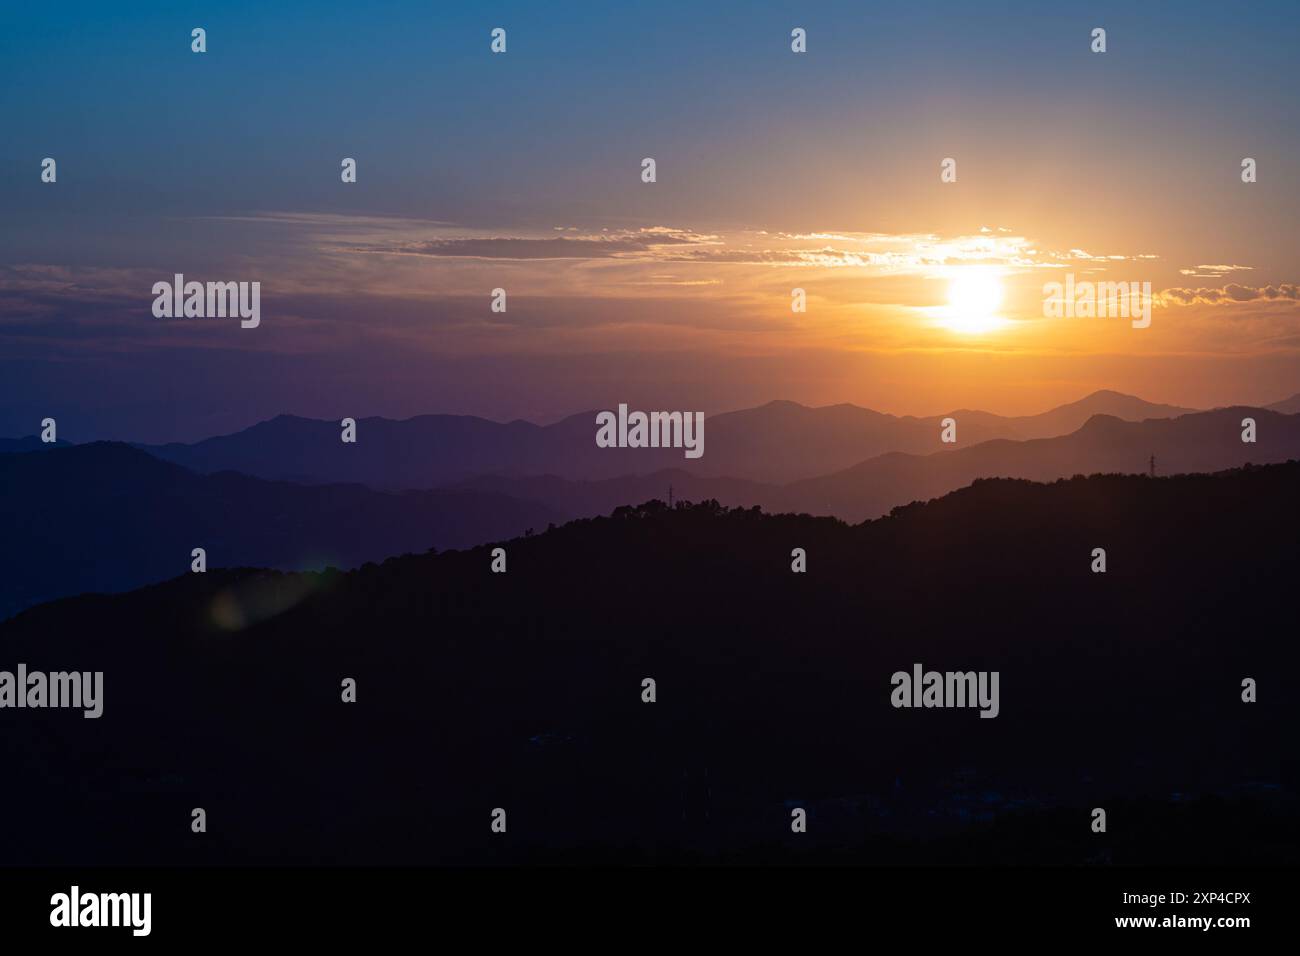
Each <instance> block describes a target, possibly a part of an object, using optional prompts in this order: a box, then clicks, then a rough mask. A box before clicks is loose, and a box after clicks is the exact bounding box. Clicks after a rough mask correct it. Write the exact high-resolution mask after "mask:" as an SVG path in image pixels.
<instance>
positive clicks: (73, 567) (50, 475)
mask: <svg viewBox="0 0 1300 956" xmlns="http://www.w3.org/2000/svg"><path fill="white" fill-rule="evenodd" d="M0 496H2V497H3V500H4V501H6V502H9V503H10V506H9V507H7V508H6V509H5V517H4V541H5V546H4V548H3V550H2V551H0V617H4V616H6V615H8V614H12V613H14V612H15V611H17V610H19V609H20V608H23V607H27V606H29V605H31V604H34V603H36V602H39V601H44V600H49V599H50V598H54V597H59V596H63V595H68V594H77V593H80V592H82V591H119V590H124V589H126V588H132V587H138V586H140V585H142V584H146V583H150V582H153V581H161V580H165V579H167V578H172V577H175V576H176V575H179V574H185V573H188V572H189V570H190V561H191V558H190V552H191V550H192V549H193V548H197V547H202V548H204V549H205V550H206V552H207V561H208V565H209V567H239V566H249V565H251V566H257V567H269V568H284V569H290V570H297V569H308V568H323V567H326V566H327V565H335V566H338V567H344V568H346V567H354V566H357V565H359V564H362V563H363V562H365V561H379V560H383V559H384V558H387V557H389V556H391V555H395V554H402V553H404V552H408V551H425V550H427V549H428V548H429V547H431V546H436V547H440V548H448V547H452V548H454V547H463V546H465V545H468V544H478V543H480V542H482V541H485V540H490V539H491V538H494V537H509V536H512V535H516V534H520V533H522V532H523V531H524V530H526V529H527V528H530V527H536V528H538V529H539V530H540V529H541V528H544V527H546V525H547V524H548V523H549V522H550V521H551V520H553V519H555V518H557V517H558V516H557V515H556V514H555V513H554V512H552V511H550V510H549V509H547V508H545V507H544V506H541V505H538V504H535V503H532V502H524V501H516V500H514V499H511V498H507V497H504V496H502V495H497V494H491V493H485V492H475V491H438V492H430V491H425V492H410V493H406V494H384V493H380V492H376V491H372V490H370V489H369V488H365V487H363V486H361V485H312V486H303V485H294V484H289V483H286V482H271V481H263V480H261V479H257V478H249V477H247V476H245V475H239V474H235V473H232V472H223V473H217V474H213V475H198V474H195V473H194V472H191V471H188V470H186V469H184V468H181V467H179V466H177V465H173V464H171V463H168V462H162V461H158V460H156V459H154V458H152V457H150V456H149V455H146V454H145V453H144V452H141V451H139V450H137V449H134V448H131V447H130V446H127V445H123V444H118V443H112V442H95V443H91V444H86V445H73V446H70V447H65V448H57V449H51V450H47V451H41V452H28V453H22V454H3V455H0Z"/></svg>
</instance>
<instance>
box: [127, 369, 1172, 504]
mask: <svg viewBox="0 0 1300 956" xmlns="http://www.w3.org/2000/svg"><path fill="white" fill-rule="evenodd" d="M1187 411H1188V409H1182V408H1175V407H1173V406H1169V405H1153V404H1151V403H1149V402H1145V401H1143V400H1141V399H1139V398H1134V397H1132V396H1129V395H1121V394H1119V393H1117V392H1107V391H1102V392H1095V393H1094V394H1092V395H1089V396H1088V397H1087V398H1084V399H1082V400H1080V401H1078V402H1073V403H1071V404H1069V405H1063V406H1061V407H1060V408H1055V409H1052V410H1051V411H1049V412H1044V413H1042V414H1041V415H1030V416H1024V417H1017V418H1005V417H1001V416H998V415H992V414H989V413H987V412H978V411H967V410H962V411H957V412H953V413H950V414H951V415H952V417H955V418H956V419H957V422H958V427H957V439H958V441H957V443H956V445H955V446H952V445H945V444H943V443H941V442H940V440H939V433H940V422H941V421H942V419H943V418H945V417H947V416H945V415H936V416H932V417H928V418H917V417H911V416H908V417H902V418H900V417H896V416H893V415H886V414H883V413H881V412H875V411H872V410H870V409H866V408H859V407H858V406H856V405H829V406H824V407H821V408H809V407H806V406H804V405H799V404H797V403H795V402H770V403H768V404H766V405H763V406H761V407H759V408H750V409H745V410H742V411H736V412H727V413H724V414H720V415H713V416H709V417H708V418H707V419H706V420H705V436H704V437H705V443H704V455H703V457H701V458H699V459H688V458H686V457H685V455H684V454H683V451H682V450H681V449H649V448H637V449H616V448H598V447H596V443H595V435H596V424H595V422H596V412H595V411H591V412H584V413H581V414H579V415H573V416H570V417H569V418H566V419H564V420H563V421H560V422H557V423H555V424H553V425H547V426H540V425H534V424H532V423H530V422H523V421H515V422H510V423H507V424H501V423H497V422H492V421H488V420H487V419H483V418H474V417H470V416H460V415H422V416H419V417H417V418H409V419H406V420H403V421H393V420H391V419H385V418H364V419H361V420H359V422H358V425H357V442H356V443H355V444H344V443H343V442H342V441H341V440H340V431H341V429H340V426H339V424H338V423H337V422H328V421H318V420H314V419H307V418H297V417H294V416H290V415H282V416H280V417H278V418H274V419H271V420H270V421H266V422H261V423H259V424H257V425H254V426H253V427H251V428H248V429H245V430H244V431H241V432H236V433H235V434H232V435H223V436H220V437H216V438H209V439H206V440H204V441H201V442H197V443H195V444H190V445H186V444H169V445H161V446H143V445H142V446H140V447H142V448H144V449H145V450H147V451H149V452H150V453H151V454H154V455H156V456H158V457H160V458H164V459H166V460H168V461H173V462H175V463H177V464H180V465H184V466H185V467H187V468H192V469H194V470H196V471H201V472H213V471H222V470H231V471H239V472H243V473H244V474H249V475H256V476H258V477H262V478H272V479H282V480H289V481H356V482H361V483H363V484H366V485H370V486H371V487H375V488H429V487H435V486H438V485H446V484H450V483H454V482H457V481H461V480H464V479H466V478H473V477H477V476H480V475H503V476H526V475H555V476H558V477H561V478H569V479H580V480H589V481H594V480H600V479H607V478H617V477H621V476H624V475H650V474H653V473H655V472H658V471H662V470H664V469H670V468H672V469H681V470H683V471H685V472H689V473H691V474H695V475H703V476H715V477H717V476H729V477H736V478H744V479H747V480H752V481H765V482H787V481H794V480H797V479H801V478H811V477H815V476H817V475H824V474H827V473H829V472H832V471H838V470H840V469H843V468H847V467H849V466H851V465H854V464H857V463H858V462H861V461H863V460H865V459H867V458H872V457H875V456H877V455H882V454H885V453H887V452H892V451H896V452H906V453H909V454H927V453H929V452H932V451H950V450H953V449H954V448H963V447H967V446H970V445H974V444H978V443H979V442H982V441H987V440H989V439H992V438H1015V439H1025V438H1041V437H1048V436H1053V435H1060V434H1065V433H1067V432H1070V431H1074V430H1075V429H1077V428H1078V427H1079V426H1080V425H1082V424H1083V423H1084V422H1085V421H1087V420H1088V418H1090V417H1091V416H1092V415H1098V414H1104V415H1113V416H1115V417H1117V418H1123V419H1126V420H1130V421H1140V420H1142V419H1145V418H1167V417H1172V416H1176V415H1181V414H1185V413H1186V412H1187Z"/></svg>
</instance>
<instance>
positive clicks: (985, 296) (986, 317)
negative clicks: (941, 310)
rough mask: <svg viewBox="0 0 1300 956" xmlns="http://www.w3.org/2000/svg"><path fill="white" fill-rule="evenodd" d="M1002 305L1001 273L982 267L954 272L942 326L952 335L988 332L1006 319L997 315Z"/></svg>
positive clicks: (968, 267)
mask: <svg viewBox="0 0 1300 956" xmlns="http://www.w3.org/2000/svg"><path fill="white" fill-rule="evenodd" d="M1001 305H1002V280H1001V276H1000V274H999V273H998V272H997V271H996V270H994V269H991V268H987V267H984V266H965V267H961V268H958V269H955V270H954V271H953V274H952V278H951V280H949V283H948V308H947V309H946V310H945V318H944V321H943V325H944V326H945V327H946V328H949V329H951V330H952V331H954V332H966V333H978V332H990V331H992V330H994V329H996V328H999V327H1001V326H1002V325H1003V324H1004V323H1005V321H1006V320H1005V319H1003V318H1002V317H1001V316H999V315H998V314H997V311H998V307H999V306H1001Z"/></svg>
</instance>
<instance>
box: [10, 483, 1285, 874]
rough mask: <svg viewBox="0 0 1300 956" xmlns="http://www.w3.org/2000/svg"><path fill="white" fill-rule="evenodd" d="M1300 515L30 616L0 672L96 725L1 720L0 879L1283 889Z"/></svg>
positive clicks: (153, 598)
mask: <svg viewBox="0 0 1300 956" xmlns="http://www.w3.org/2000/svg"><path fill="white" fill-rule="evenodd" d="M1298 487H1300V463H1294V462H1293V463H1288V464H1285V465H1277V466H1269V467H1262V468H1249V469H1245V470H1240V471H1235V472H1230V473H1225V474H1220V475H1215V476H1189V477H1181V478H1169V479H1154V480H1153V479H1149V478H1145V477H1127V476H1094V477H1091V478H1077V479H1073V480H1065V481H1059V482H1056V483H1053V484H1045V485H1043V484H1032V483H1029V482H1026V481H1017V480H988V481H980V482H977V483H975V484H974V485H973V486H971V487H969V488H966V489H963V490H961V491H958V492H956V493H953V494H950V495H948V496H946V497H944V498H942V499H940V500H937V501H933V502H930V503H927V504H918V505H913V506H909V507H906V508H902V509H899V510H897V511H896V512H895V513H894V514H893V515H892V516H890V517H887V518H884V519H881V520H878V521H874V522H871V523H868V524H864V525H861V526H857V527H851V526H848V525H846V524H844V523H842V522H839V521H836V520H834V519H828V518H810V517H807V516H803V517H800V516H793V515H783V516H771V515H766V514H762V513H759V512H757V511H727V510H726V509H722V508H720V507H719V506H717V505H716V504H710V503H706V504H703V505H695V506H689V507H687V506H682V507H678V508H676V509H673V510H668V509H667V508H666V507H665V506H664V505H662V504H661V503H657V502H651V503H649V504H646V505H644V506H641V507H638V508H625V509H620V510H619V511H618V512H616V513H615V514H614V515H613V516H611V517H604V518H597V519H590V520H584V521H578V522H574V523H571V524H568V525H565V526H563V527H561V528H558V529H555V530H552V531H549V532H547V533H544V534H539V535H534V536H531V537H526V538H519V539H515V540H512V541H509V542H507V543H506V544H505V545H504V547H505V549H506V552H507V561H508V564H507V568H508V570H507V572H506V573H504V574H494V573H492V572H491V571H490V563H491V557H490V554H489V549H488V548H486V547H484V548H476V549H473V550H469V551H464V552H452V553H442V554H438V555H421V556H411V557H405V558H400V559H392V560H388V561H385V562H384V563H383V564H382V565H378V566H376V565H368V566H366V567H364V568H362V569H360V570H357V571H354V572H350V573H325V574H305V575H292V574H283V573H275V572H265V571H255V570H246V571H216V572H209V573H208V574H205V575H185V576H183V577H180V578H178V579H177V580H174V581H170V582H168V583H166V584H162V585H158V586H154V587H150V588H146V589H143V590H140V591H136V592H133V593H130V594H124V595H118V596H111V597H109V596H98V597H84V598H77V599H68V600H64V601H60V602H58V603H55V604H50V605H45V606H42V607H38V608H33V609H30V610H28V611H26V612H23V613H22V614H20V615H18V616H17V617H15V618H13V619H12V620H10V621H7V622H4V623H2V624H0V668H3V669H9V670H12V669H13V668H14V667H15V666H16V664H17V663H19V662H22V663H25V664H26V665H27V667H28V668H29V670H38V669H40V670H50V671H52V670H72V669H75V670H102V671H103V672H104V674H105V677H104V680H105V690H104V698H105V704H104V716H103V717H102V718H100V719H98V720H85V719H82V718H81V716H80V715H79V714H74V713H70V712H66V711H39V710H21V711H19V710H0V761H2V762H3V763H2V765H3V767H4V768H5V781H6V782H5V786H4V787H3V788H0V813H3V816H4V819H5V820H6V823H7V834H6V839H5V841H4V843H3V846H2V848H0V862H4V863H11V862H27V861H40V862H60V861H77V862H142V861H181V862H193V863H211V862H217V861H256V862H317V863H344V862H348V863H350V862H364V861H387V862H394V861H407V862H423V863H431V862H504V861H510V860H530V861H594V860H598V861H624V862H638V861H649V860H660V861H681V860H687V861H690V860H706V861H716V860H726V861H781V860H790V861H798V860H826V859H831V860H855V861H860V862H872V863H898V862H913V861H918V862H919V861H935V860H940V861H946V862H1036V863H1084V862H1090V861H1092V862H1114V863H1130V862H1148V863H1175V864H1176V863H1209V862H1261V861H1289V862H1296V861H1297V860H1300V851H1298V845H1300V840H1298V839H1297V837H1298V834H1297V827H1296V822H1295V821H1296V816H1295V811H1296V797H1297V793H1296V789H1297V774H1296V770H1297V761H1296V755H1297V745H1296V742H1295V733H1294V731H1295V727H1296V725H1297V717H1298V716H1300V713H1298V712H1300V693H1298V691H1300V687H1297V674H1300V669H1298V668H1297V664H1300V660H1298V659H1297V658H1300V653H1298V652H1297V649H1296V642H1295V641H1294V638H1293V632H1294V629H1295V628H1294V615H1295V606H1294V601H1295V598H1294V594H1295V581H1296V579H1297V572H1298V571H1300V567H1298V566H1297V565H1298V564H1300V557H1298V555H1297V549H1296V541H1297V540H1300V505H1298V502H1300V496H1297V494H1296V489H1297V488H1298ZM794 548H803V549H805V550H806V552H807V572H806V573H804V574H795V573H792V572H791V550H792V549H794ZM1094 548H1104V549H1105V550H1106V556H1107V564H1108V570H1107V571H1106V572H1105V573H1104V574H1098V573H1093V572H1092V571H1091V570H1090V567H1091V565H1092V562H1093V557H1092V552H1093V549H1094ZM916 663H920V664H922V665H923V666H924V667H925V668H926V669H935V670H939V671H950V670H952V671H957V670H960V671H966V670H974V671H997V672H998V673H999V675H1000V678H999V680H1000V692H999V693H1000V698H999V711H1000V712H999V715H998V716H997V717H996V718H993V719H981V718H980V717H979V716H978V711H977V710H976V709H895V708H893V707H891V705H890V694H891V689H892V688H891V675H892V674H893V673H894V672H895V671H909V670H910V669H911V668H912V666H913V664H916ZM345 678H353V679H355V680H356V682H357V702H356V703H350V704H345V703H343V702H342V701H341V700H340V684H341V682H342V681H343V680H344V679H345ZM644 678H653V679H654V680H655V681H656V682H657V701H656V702H655V703H644V702H643V701H642V681H643V679H644ZM1244 678H1252V679H1254V680H1255V681H1257V682H1258V702H1257V703H1243V701H1242V699H1241V694H1242V680H1243V679H1244ZM195 807H202V808H204V809H205V810H206V812H207V821H208V832H206V833H204V834H193V833H191V831H190V820H191V815H190V814H191V810H192V809H193V808H195ZM797 807H799V808H804V809H806V810H807V812H808V832H807V833H806V834H799V835H796V834H793V833H791V830H790V820H791V811H792V809H793V808H797ZM1096 807H1101V808H1104V809H1105V810H1106V811H1107V814H1108V829H1107V832H1106V833H1104V834H1098V833H1093V832H1091V830H1090V822H1091V811H1092V809H1093V808H1096ZM494 808H503V809H505V810H506V812H507V820H508V829H507V832H506V833H504V834H499V833H498V834H494V833H492V832H491V829H490V824H491V814H492V811H493V809H494Z"/></svg>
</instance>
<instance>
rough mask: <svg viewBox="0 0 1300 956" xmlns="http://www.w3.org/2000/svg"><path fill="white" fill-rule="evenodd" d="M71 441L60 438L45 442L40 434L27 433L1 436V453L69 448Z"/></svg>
mask: <svg viewBox="0 0 1300 956" xmlns="http://www.w3.org/2000/svg"><path fill="white" fill-rule="evenodd" d="M71 444H72V443H71V442H67V441H64V440H63V439H62V438H60V439H59V440H58V441H55V442H43V441H41V438H40V436H39V435H27V436H26V437H24V438H0V455H8V454H12V453H14V452H19V451H49V450H50V449H51V448H67V447H69V446H70V445H71Z"/></svg>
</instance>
